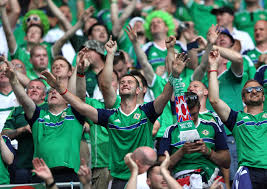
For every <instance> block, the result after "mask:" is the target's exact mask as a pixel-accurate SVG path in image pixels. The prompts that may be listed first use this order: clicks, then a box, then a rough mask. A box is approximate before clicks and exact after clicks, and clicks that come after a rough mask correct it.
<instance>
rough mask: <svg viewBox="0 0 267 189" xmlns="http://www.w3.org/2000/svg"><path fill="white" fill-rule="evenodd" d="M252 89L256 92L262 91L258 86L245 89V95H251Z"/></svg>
mask: <svg viewBox="0 0 267 189" xmlns="http://www.w3.org/2000/svg"><path fill="white" fill-rule="evenodd" d="M253 89H255V91H256V92H262V91H263V88H262V87H260V86H257V87H248V88H245V91H246V93H251V92H252V91H253Z"/></svg>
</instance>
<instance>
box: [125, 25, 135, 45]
mask: <svg viewBox="0 0 267 189" xmlns="http://www.w3.org/2000/svg"><path fill="white" fill-rule="evenodd" d="M125 31H126V33H127V35H128V37H129V39H130V40H131V41H132V42H137V33H136V31H135V30H134V29H133V28H132V27H131V25H130V24H129V25H128V26H127V29H125Z"/></svg>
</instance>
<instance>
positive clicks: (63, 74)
mask: <svg viewBox="0 0 267 189" xmlns="http://www.w3.org/2000/svg"><path fill="white" fill-rule="evenodd" d="M52 73H53V75H54V76H57V77H60V78H68V77H70V76H71V73H72V71H71V70H69V65H68V63H67V62H66V61H65V60H62V59H58V60H56V61H55V62H54V63H53V65H52Z"/></svg>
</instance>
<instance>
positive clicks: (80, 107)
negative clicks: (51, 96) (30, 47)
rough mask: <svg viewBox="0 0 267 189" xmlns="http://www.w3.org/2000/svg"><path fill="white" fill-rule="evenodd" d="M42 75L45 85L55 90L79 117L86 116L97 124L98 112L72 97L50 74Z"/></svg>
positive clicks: (46, 72) (43, 73) (44, 72)
mask: <svg viewBox="0 0 267 189" xmlns="http://www.w3.org/2000/svg"><path fill="white" fill-rule="evenodd" d="M42 75H43V76H44V77H45V78H46V81H47V83H48V84H49V85H50V86H51V87H52V88H55V89H56V90H57V91H58V92H59V94H61V95H62V97H63V98H64V99H65V100H66V101H67V102H68V103H69V104H70V105H71V106H72V107H73V108H74V109H75V110H76V111H78V112H79V113H80V114H81V115H83V116H86V117H87V118H89V119H90V120H92V121H93V122H94V123H97V122H98V112H97V109H95V108H94V107H92V106H90V105H88V104H86V103H84V102H83V101H82V100H81V99H80V98H79V97H77V96H75V95H73V94H72V93H70V92H69V91H68V89H67V88H66V87H65V86H64V85H63V84H62V83H60V82H59V80H58V79H56V78H55V77H54V76H53V75H52V74H51V73H50V72H48V71H43V72H42Z"/></svg>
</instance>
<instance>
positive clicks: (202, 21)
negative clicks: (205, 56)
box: [186, 0, 227, 37]
mask: <svg viewBox="0 0 267 189" xmlns="http://www.w3.org/2000/svg"><path fill="white" fill-rule="evenodd" d="M225 5H227V3H226V2H225V1H222V0H219V1H215V2H214V5H213V6H206V5H203V4H198V3H196V2H195V1H194V0H191V1H189V3H188V4H187V5H186V6H187V8H188V11H189V13H190V15H191V16H192V19H193V22H194V23H195V29H196V31H198V34H199V35H201V36H203V37H206V34H207V32H208V30H209V28H210V27H211V25H212V24H214V25H216V16H215V15H213V14H211V10H212V9H213V8H219V7H222V6H225Z"/></svg>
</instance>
